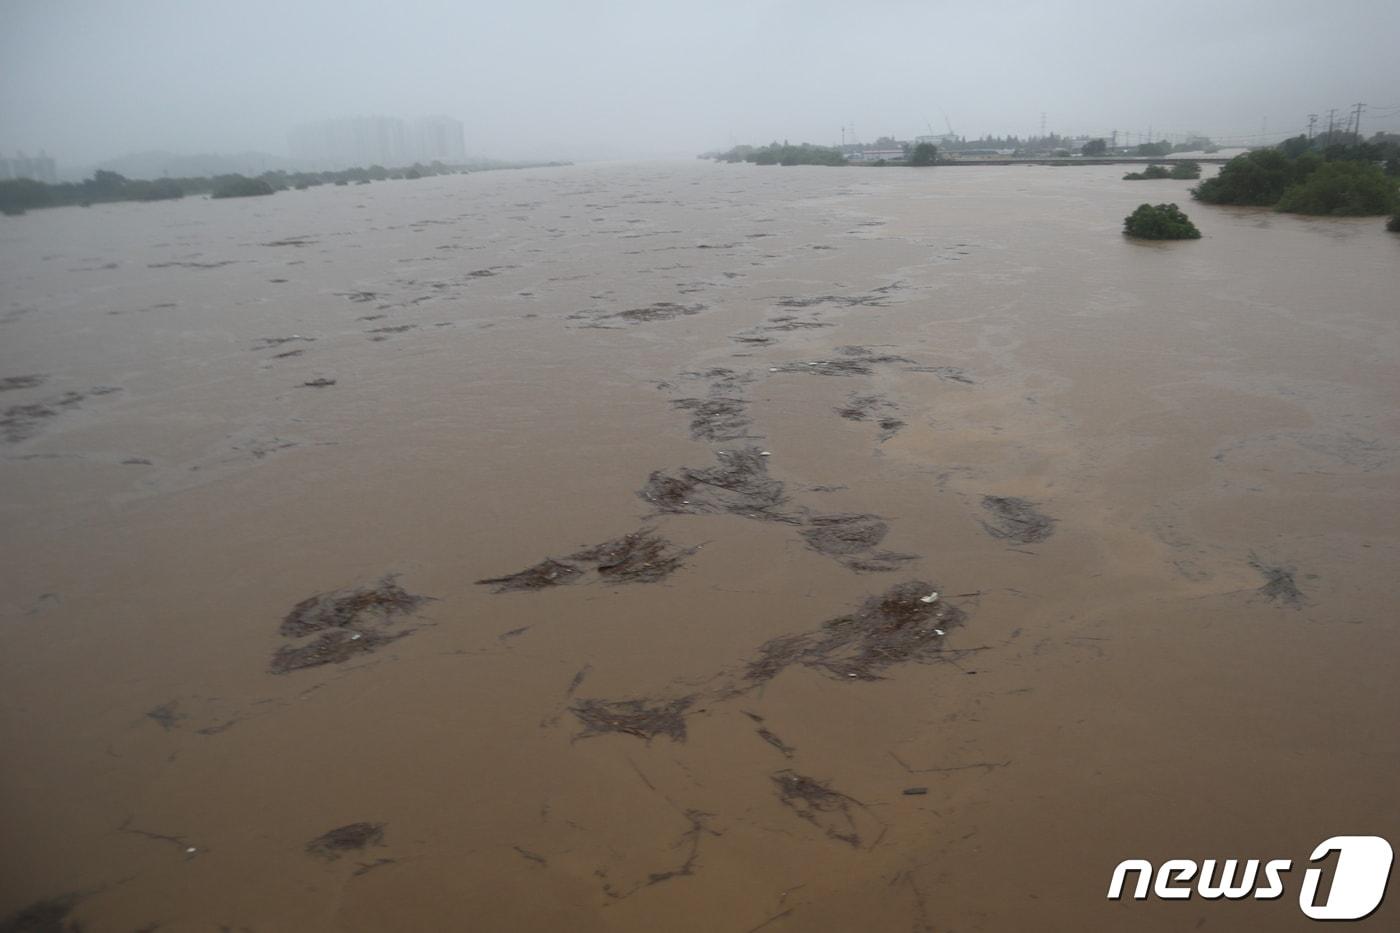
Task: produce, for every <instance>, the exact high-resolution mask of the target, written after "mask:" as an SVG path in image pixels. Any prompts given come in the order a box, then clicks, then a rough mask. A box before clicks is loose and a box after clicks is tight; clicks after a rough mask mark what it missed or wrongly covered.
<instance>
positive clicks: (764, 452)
mask: <svg viewBox="0 0 1400 933" xmlns="http://www.w3.org/2000/svg"><path fill="white" fill-rule="evenodd" d="M758 455H759V456H760V457H771V456H773V454H772V453H771V452H770V451H767V450H760V451H759V452H758Z"/></svg>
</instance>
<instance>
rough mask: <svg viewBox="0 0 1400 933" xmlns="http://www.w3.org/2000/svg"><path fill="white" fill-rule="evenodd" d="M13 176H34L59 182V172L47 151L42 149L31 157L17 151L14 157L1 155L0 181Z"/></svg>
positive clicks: (37, 178)
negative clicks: (7, 157) (8, 157)
mask: <svg viewBox="0 0 1400 933" xmlns="http://www.w3.org/2000/svg"><path fill="white" fill-rule="evenodd" d="M11 178H32V179H33V180H34V181H43V182H48V183H49V184H51V185H52V184H56V183H57V182H58V173H57V171H56V170H55V167H54V161H53V159H52V158H50V157H49V156H48V154H47V153H45V152H43V151H40V153H39V154H38V155H36V156H33V157H30V156H27V155H25V154H24V153H23V152H17V153H15V157H14V158H13V159H6V158H3V157H0V181H3V180H8V179H11Z"/></svg>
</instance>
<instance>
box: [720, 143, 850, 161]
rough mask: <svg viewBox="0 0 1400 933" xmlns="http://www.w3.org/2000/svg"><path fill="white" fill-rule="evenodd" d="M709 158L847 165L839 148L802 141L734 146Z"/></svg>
mask: <svg viewBox="0 0 1400 933" xmlns="http://www.w3.org/2000/svg"><path fill="white" fill-rule="evenodd" d="M710 157H711V158H713V159H715V160H716V161H719V162H752V163H753V164H755V165H847V164H849V163H847V161H846V157H845V156H844V155H842V154H841V150H839V149H835V148H832V147H831V146H814V145H813V144H811V143H802V144H800V145H797V146H793V145H790V144H789V143H786V142H782V143H779V142H773V143H769V144H768V145H766V146H735V147H734V148H733V149H730V150H729V151H727V152H716V153H713V154H711V156H710Z"/></svg>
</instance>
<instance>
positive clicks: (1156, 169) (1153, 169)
mask: <svg viewBox="0 0 1400 933" xmlns="http://www.w3.org/2000/svg"><path fill="white" fill-rule="evenodd" d="M1171 177H1172V173H1171V172H1169V171H1167V167H1166V166H1165V165H1149V166H1148V167H1147V168H1145V169H1143V170H1142V171H1140V172H1129V173H1128V174H1126V175H1124V176H1123V180H1124V181H1150V180H1151V179H1154V178H1171Z"/></svg>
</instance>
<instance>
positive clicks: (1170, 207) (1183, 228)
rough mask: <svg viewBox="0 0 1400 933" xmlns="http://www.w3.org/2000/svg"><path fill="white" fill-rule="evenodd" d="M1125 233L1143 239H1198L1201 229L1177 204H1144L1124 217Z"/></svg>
mask: <svg viewBox="0 0 1400 933" xmlns="http://www.w3.org/2000/svg"><path fill="white" fill-rule="evenodd" d="M1123 233H1124V234H1126V235H1127V236H1131V237H1137V238H1138V239H1141V240H1198V239H1200V238H1201V231H1199V230H1197V229H1196V225H1195V224H1193V223H1191V219H1190V218H1189V217H1187V216H1186V215H1185V214H1183V213H1182V212H1181V208H1179V207H1177V206H1176V205H1175V204H1158V205H1156V206H1153V205H1151V204H1142V205H1139V206H1138V209H1137V210H1135V211H1133V212H1132V213H1131V214H1129V215H1128V216H1127V217H1125V218H1123Z"/></svg>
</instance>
